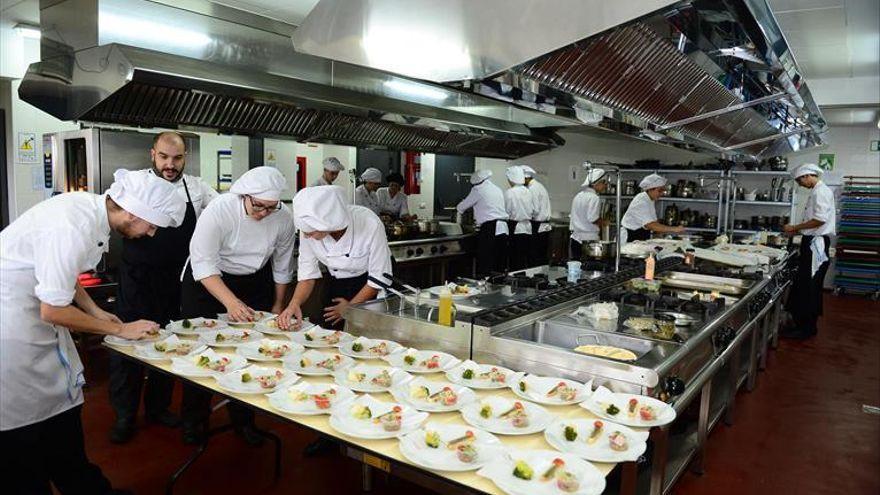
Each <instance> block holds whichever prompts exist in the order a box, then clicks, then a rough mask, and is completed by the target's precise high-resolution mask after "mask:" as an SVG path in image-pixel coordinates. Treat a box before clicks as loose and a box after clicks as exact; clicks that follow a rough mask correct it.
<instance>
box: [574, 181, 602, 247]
mask: <svg viewBox="0 0 880 495" xmlns="http://www.w3.org/2000/svg"><path fill="white" fill-rule="evenodd" d="M601 212H602V200H601V199H600V198H599V195H598V194H596V191H595V190H594V189H593V188H592V187H587V188H586V189H584V190H583V191H581V192H579V193H577V194H576V195H575V197H574V199H573V200H572V201H571V221H570V222H569V224H568V228H569V230H571V238H572V239H574V240H575V241H577V242H581V243H582V242H584V241H597V240H599V226H598V225H596V220H598V219H599V215H600V214H601Z"/></svg>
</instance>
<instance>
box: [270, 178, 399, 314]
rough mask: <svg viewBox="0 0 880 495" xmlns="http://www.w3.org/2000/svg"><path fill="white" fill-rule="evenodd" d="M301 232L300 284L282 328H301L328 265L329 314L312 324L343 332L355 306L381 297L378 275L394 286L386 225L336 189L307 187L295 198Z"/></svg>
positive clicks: (326, 310) (325, 305)
mask: <svg viewBox="0 0 880 495" xmlns="http://www.w3.org/2000/svg"><path fill="white" fill-rule="evenodd" d="M293 211H294V219H295V221H296V227H297V229H298V230H299V258H298V259H297V284H296V289H295V290H294V292H293V298H292V299H291V300H290V303H289V304H288V305H287V308H285V309H284V311H283V312H282V313H281V315H280V316H279V317H278V324H279V326H281V327H282V328H288V327H289V326H290V325H293V326H294V327H297V328H298V327H300V325H302V318H303V316H302V305H303V304H304V303H305V302H306V301H307V300H308V299H309V297H310V296H311V295H312V291H313V289H314V287H315V280H317V279H320V278H322V274H321V269H320V266H321V265H323V266H325V267H327V271H328V279H327V287H326V288H325V290H324V300H323V304H322V307H323V308H324V311H323V313H322V314H321V315H317V317H312V318H311V322H312V323H315V324H317V325H320V326H322V327H324V328H342V325H343V323H344V317H345V311H346V309H347V308H348V306H349V305H351V304H357V303H361V302H364V301H368V300H370V299H374V298H376V296H377V295H378V294H379V292H380V289H381V288H382V287H381V286H380V285H378V284H376V283H375V282H372V281H370V280H368V277H373V278H375V279H377V280H381V281H383V282H386V283H389V282H390V280H389V279H388V277H387V275H391V250H390V248H389V247H388V239H387V238H386V237H385V227H384V226H383V225H382V221H381V220H379V217H377V216H376V215H375V214H374V213H372V212H371V211H370V210H368V209H366V208H364V207H362V206H357V205H349V204H346V201H345V197H344V192H343V190H342V189H341V188H339V187H336V186H323V187H312V188H306V189H303V190H302V191H300V192H298V193H297V194H296V196H295V197H294V198H293Z"/></svg>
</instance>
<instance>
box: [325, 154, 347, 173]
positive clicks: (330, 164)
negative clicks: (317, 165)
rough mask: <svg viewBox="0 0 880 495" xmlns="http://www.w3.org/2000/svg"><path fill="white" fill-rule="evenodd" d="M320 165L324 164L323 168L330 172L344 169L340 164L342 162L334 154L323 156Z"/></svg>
mask: <svg viewBox="0 0 880 495" xmlns="http://www.w3.org/2000/svg"><path fill="white" fill-rule="evenodd" d="M321 165H323V166H324V170H329V171H331V172H342V171H343V170H344V169H345V167H343V166H342V162H340V161H339V159H338V158H336V157H335V156H331V157H328V158H324V161H322V162H321Z"/></svg>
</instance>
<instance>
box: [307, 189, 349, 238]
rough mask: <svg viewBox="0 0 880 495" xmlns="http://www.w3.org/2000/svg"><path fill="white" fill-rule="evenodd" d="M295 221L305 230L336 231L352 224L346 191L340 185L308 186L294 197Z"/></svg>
mask: <svg viewBox="0 0 880 495" xmlns="http://www.w3.org/2000/svg"><path fill="white" fill-rule="evenodd" d="M293 221H294V224H295V225H296V228H297V229H299V230H301V231H303V232H335V231H337V230H342V229H344V228H346V227H348V226H349V225H350V224H351V213H350V212H349V210H348V203H347V202H346V201H345V191H344V190H343V189H342V188H341V187H339V186H314V187H306V188H305V189H302V190H300V192H298V193H296V196H294V197H293Z"/></svg>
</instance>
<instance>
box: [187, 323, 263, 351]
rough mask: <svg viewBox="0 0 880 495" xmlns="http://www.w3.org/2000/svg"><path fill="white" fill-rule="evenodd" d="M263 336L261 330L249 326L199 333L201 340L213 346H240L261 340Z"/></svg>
mask: <svg viewBox="0 0 880 495" xmlns="http://www.w3.org/2000/svg"><path fill="white" fill-rule="evenodd" d="M263 337H264V335H263V334H261V333H260V332H257V331H254V330H251V329H248V328H224V329H222V330H211V331H210V332H202V333H201V334H200V335H199V342H201V343H203V344H205V345H207V346H211V347H238V346H240V345H244V344H247V343H250V342H259V341H260V340H261V339H262V338H263Z"/></svg>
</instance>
